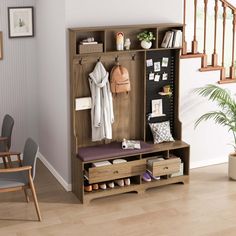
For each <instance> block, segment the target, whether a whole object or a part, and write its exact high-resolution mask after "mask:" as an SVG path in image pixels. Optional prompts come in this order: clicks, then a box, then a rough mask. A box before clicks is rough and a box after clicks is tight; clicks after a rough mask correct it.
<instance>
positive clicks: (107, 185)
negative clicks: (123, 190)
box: [99, 181, 115, 190]
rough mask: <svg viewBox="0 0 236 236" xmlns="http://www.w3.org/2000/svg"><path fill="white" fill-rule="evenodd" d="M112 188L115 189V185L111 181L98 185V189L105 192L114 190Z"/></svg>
mask: <svg viewBox="0 0 236 236" xmlns="http://www.w3.org/2000/svg"><path fill="white" fill-rule="evenodd" d="M114 187H115V184H114V182H113V181H111V182H108V183H100V184H99V188H100V189H103V190H106V189H107V188H114Z"/></svg>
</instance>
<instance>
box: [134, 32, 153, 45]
mask: <svg viewBox="0 0 236 236" xmlns="http://www.w3.org/2000/svg"><path fill="white" fill-rule="evenodd" d="M137 38H138V39H139V40H140V41H141V47H142V48H144V49H149V48H151V46H152V40H155V39H156V38H155V37H154V35H153V33H152V32H148V31H147V30H145V31H143V32H142V33H139V34H138V35H137Z"/></svg>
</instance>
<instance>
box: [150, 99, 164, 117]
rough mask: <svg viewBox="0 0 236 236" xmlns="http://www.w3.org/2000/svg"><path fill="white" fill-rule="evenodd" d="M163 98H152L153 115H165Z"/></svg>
mask: <svg viewBox="0 0 236 236" xmlns="http://www.w3.org/2000/svg"><path fill="white" fill-rule="evenodd" d="M163 115H164V114H163V107H162V99H154V100H152V117H159V116H163Z"/></svg>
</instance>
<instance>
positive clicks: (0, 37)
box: [0, 31, 3, 60]
mask: <svg viewBox="0 0 236 236" xmlns="http://www.w3.org/2000/svg"><path fill="white" fill-rule="evenodd" d="M2 59H3V35H2V32H1V31H0V60H2Z"/></svg>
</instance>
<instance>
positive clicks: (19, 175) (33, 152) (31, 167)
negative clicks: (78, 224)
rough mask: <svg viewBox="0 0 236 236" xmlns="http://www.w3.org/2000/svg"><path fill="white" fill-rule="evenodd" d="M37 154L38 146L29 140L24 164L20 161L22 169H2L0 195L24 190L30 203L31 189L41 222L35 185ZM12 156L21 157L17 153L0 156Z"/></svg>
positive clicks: (24, 155) (1, 154) (25, 149)
mask: <svg viewBox="0 0 236 236" xmlns="http://www.w3.org/2000/svg"><path fill="white" fill-rule="evenodd" d="M37 152H38V145H37V144H36V143H35V142H34V141H33V140H32V139H31V138H28V139H27V140H26V143H25V146H24V151H23V161H22V162H21V161H20V167H17V168H8V169H0V193H1V192H12V191H21V190H24V193H25V197H26V201H27V202H29V196H28V194H27V189H30V190H31V192H32V196H33V200H34V205H35V208H36V212H37V216H38V220H39V221H41V220H42V218H41V214H40V210H39V205H38V200H37V196H36V192H35V187H34V183H33V179H34V176H35V167H36V159H37ZM12 155H18V156H20V153H17V152H4V153H0V156H12Z"/></svg>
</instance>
